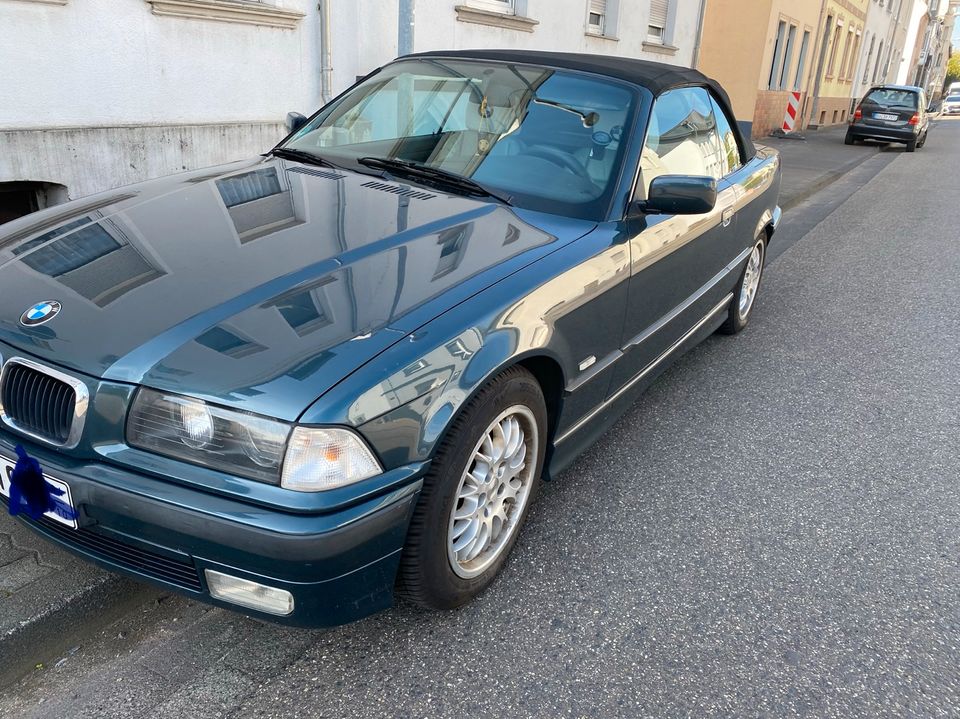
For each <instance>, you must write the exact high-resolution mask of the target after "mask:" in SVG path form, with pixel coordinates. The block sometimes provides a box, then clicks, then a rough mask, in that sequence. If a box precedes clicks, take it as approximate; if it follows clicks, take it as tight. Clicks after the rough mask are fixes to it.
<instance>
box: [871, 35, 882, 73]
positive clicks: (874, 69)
mask: <svg viewBox="0 0 960 719" xmlns="http://www.w3.org/2000/svg"><path fill="white" fill-rule="evenodd" d="M881 57H883V40H881V41H880V48H879V49H878V50H877V62H876V64H875V65H874V66H873V81H874V82H876V81H877V76H878V75H879V74H880V58H881Z"/></svg>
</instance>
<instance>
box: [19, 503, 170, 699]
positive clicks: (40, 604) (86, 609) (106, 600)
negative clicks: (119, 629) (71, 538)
mask: <svg viewBox="0 0 960 719" xmlns="http://www.w3.org/2000/svg"><path fill="white" fill-rule="evenodd" d="M159 593H160V590H158V589H154V588H152V587H149V586H147V585H144V584H139V583H137V582H133V581H130V580H128V579H124V578H122V577H120V576H118V575H116V574H112V573H110V572H105V571H103V570H101V569H99V568H97V567H95V566H93V565H92V564H90V563H88V562H85V561H84V560H82V559H79V558H78V557H74V556H73V555H71V554H69V553H67V552H64V551H63V550H61V549H58V548H57V547H55V546H53V545H52V544H50V543H48V542H46V541H44V540H43V539H42V538H40V537H39V536H38V535H36V534H34V533H33V532H32V531H31V530H29V529H28V528H27V527H25V526H23V525H22V524H21V523H20V522H18V521H17V520H15V519H14V518H13V517H11V516H10V515H9V514H7V507H6V505H5V504H0V686H3V685H4V684H6V683H8V682H10V681H13V680H14V679H16V678H18V677H19V676H22V675H23V674H24V673H25V672H27V671H28V670H29V669H31V668H33V667H34V666H36V665H37V664H40V663H43V662H46V661H47V660H49V659H50V658H51V657H56V656H57V655H58V654H61V653H63V652H64V651H66V650H68V649H70V648H71V647H72V646H75V645H76V644H77V643H79V641H80V640H81V639H82V638H83V637H84V636H87V635H88V634H89V633H90V632H93V631H96V630H98V629H101V628H102V627H104V626H106V625H107V624H109V623H110V622H112V621H113V620H115V619H117V618H118V617H120V616H121V615H122V614H123V613H124V612H125V611H127V610H129V609H130V608H132V607H133V606H135V605H136V604H138V603H140V602H143V601H145V600H146V599H148V598H149V597H151V596H156V595H157V594H159Z"/></svg>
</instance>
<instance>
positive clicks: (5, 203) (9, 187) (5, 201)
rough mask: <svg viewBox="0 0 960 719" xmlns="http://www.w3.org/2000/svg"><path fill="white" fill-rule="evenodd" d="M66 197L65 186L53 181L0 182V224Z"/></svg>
mask: <svg viewBox="0 0 960 719" xmlns="http://www.w3.org/2000/svg"><path fill="white" fill-rule="evenodd" d="M67 199H68V197H67V188H66V187H64V186H63V185H58V184H56V183H54V182H19V181H18V182H0V224H3V223H4V222H9V221H10V220H15V219H17V218H18V217H23V216H24V215H29V214H30V213H31V212H36V211H37V210H42V209H43V208H45V207H51V206H53V205H59V204H60V203H61V202H66V201H67Z"/></svg>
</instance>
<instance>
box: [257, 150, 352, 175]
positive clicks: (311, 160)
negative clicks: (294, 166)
mask: <svg viewBox="0 0 960 719" xmlns="http://www.w3.org/2000/svg"><path fill="white" fill-rule="evenodd" d="M267 154H268V155H274V156H275V157H282V158H284V159H285V160H296V161H297V162H303V163H306V164H308V165H321V166H323V167H335V168H337V169H341V170H342V169H343V168H342V167H340V165H335V164H334V163H332V162H330V160H328V159H326V158H324V157H320V155H314V154H313V153H312V152H307V151H306V150H294V149H293V148H292V147H275V148H273V149H272V150H270V152H268V153H267Z"/></svg>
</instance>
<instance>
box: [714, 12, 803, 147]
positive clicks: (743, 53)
mask: <svg viewBox="0 0 960 719" xmlns="http://www.w3.org/2000/svg"><path fill="white" fill-rule="evenodd" d="M821 8H822V0H709V2H708V3H707V8H706V13H705V16H704V22H703V38H702V40H701V52H700V64H699V68H700V69H701V70H702V71H703V72H705V73H707V74H708V75H710V76H712V77H715V78H716V79H718V80H719V81H720V82H721V83H722V84H723V85H724V87H726V88H727V91H728V92H729V93H730V96H731V101H732V103H733V107H734V113H735V114H736V116H737V119H738V120H739V121H740V122H741V124H742V125H745V126H750V127H751V132H752V134H753V136H754V137H758V138H760V137H765V136H767V135H769V134H770V132H771V131H772V130H774V129H778V128H781V127H782V125H783V123H784V119H785V117H786V116H787V112H786V111H787V105H788V103H789V102H790V99H791V95H792V94H793V93H799V109H800V110H801V112H802V110H803V108H804V107H805V106H806V104H807V100H808V94H809V85H810V78H811V77H812V67H813V63H812V61H811V58H812V57H813V56H814V53H815V45H816V38H817V34H818V33H817V28H818V27H819V25H820V23H821V17H820V15H821ZM801 125H802V118H801V117H798V118H797V121H796V126H797V127H799V126H801Z"/></svg>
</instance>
